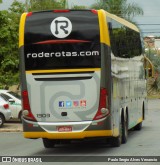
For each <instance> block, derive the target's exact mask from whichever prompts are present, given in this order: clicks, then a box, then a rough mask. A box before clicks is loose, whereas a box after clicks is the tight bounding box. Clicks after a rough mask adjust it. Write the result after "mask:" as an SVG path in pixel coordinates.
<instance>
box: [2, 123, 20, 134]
mask: <svg viewBox="0 0 160 165" xmlns="http://www.w3.org/2000/svg"><path fill="white" fill-rule="evenodd" d="M22 130H23V129H22V124H20V123H4V125H3V127H2V128H0V132H22Z"/></svg>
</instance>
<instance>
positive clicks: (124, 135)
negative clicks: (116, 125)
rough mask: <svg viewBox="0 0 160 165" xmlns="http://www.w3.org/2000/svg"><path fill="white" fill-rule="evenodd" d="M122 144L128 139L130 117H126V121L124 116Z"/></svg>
mask: <svg viewBox="0 0 160 165" xmlns="http://www.w3.org/2000/svg"><path fill="white" fill-rule="evenodd" d="M121 122H122V144H125V143H126V142H127V139H128V117H127V116H126V119H124V116H123V117H122V121H121Z"/></svg>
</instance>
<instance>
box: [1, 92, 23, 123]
mask: <svg viewBox="0 0 160 165" xmlns="http://www.w3.org/2000/svg"><path fill="white" fill-rule="evenodd" d="M0 96H1V97H3V98H4V99H5V100H6V101H7V102H8V104H9V108H10V110H11V114H12V119H20V120H21V116H22V104H21V96H20V95H18V94H17V93H15V92H12V91H9V90H0Z"/></svg>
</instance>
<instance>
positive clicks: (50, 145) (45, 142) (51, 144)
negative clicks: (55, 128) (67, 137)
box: [42, 138, 56, 148]
mask: <svg viewBox="0 0 160 165" xmlns="http://www.w3.org/2000/svg"><path fill="white" fill-rule="evenodd" d="M42 140H43V145H44V147H45V148H54V147H55V144H56V143H55V140H52V139H46V138H43V139H42Z"/></svg>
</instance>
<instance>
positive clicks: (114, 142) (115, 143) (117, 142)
mask: <svg viewBox="0 0 160 165" xmlns="http://www.w3.org/2000/svg"><path fill="white" fill-rule="evenodd" d="M111 145H112V147H120V145H121V136H118V137H112V138H111Z"/></svg>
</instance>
